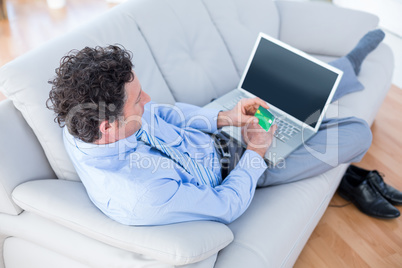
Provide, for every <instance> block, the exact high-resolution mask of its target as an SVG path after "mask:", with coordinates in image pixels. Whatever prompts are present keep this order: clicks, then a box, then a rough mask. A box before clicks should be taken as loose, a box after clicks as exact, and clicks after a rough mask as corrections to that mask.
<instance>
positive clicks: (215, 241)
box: [13, 180, 233, 265]
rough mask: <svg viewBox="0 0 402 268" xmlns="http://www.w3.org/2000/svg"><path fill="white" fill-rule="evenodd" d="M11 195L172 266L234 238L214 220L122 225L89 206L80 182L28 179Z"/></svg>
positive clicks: (202, 256) (45, 213) (88, 232)
mask: <svg viewBox="0 0 402 268" xmlns="http://www.w3.org/2000/svg"><path fill="white" fill-rule="evenodd" d="M13 199H14V201H15V202H16V203H17V204H18V205H19V206H21V207H22V208H23V209H24V210H27V211H29V212H32V213H35V214H39V215H41V216H43V217H45V218H48V219H50V220H52V221H55V222H57V223H59V224H61V225H64V226H66V227H69V228H70V229H72V230H75V231H77V232H79V233H82V234H84V235H86V236H89V237H91V238H94V239H96V240H99V241H101V242H104V243H106V244H109V245H112V246H115V247H118V248H121V249H125V250H128V251H132V252H136V253H139V254H144V255H146V256H148V257H151V258H154V259H156V260H160V261H162V262H166V263H170V264H175V265H183V264H188V263H194V262H198V261H201V260H204V259H207V258H208V257H210V256H212V255H214V254H215V253H217V252H218V251H219V250H221V249H222V248H224V247H226V246H227V245H228V244H229V243H230V242H231V241H232V240H233V234H232V232H231V231H230V229H229V228H228V227H227V226H226V225H224V224H221V223H218V222H212V221H198V222H197V221H195V222H187V223H179V224H172V225H164V226H148V227H136V226H126V225H122V224H120V223H117V222H115V221H113V220H111V219H109V218H108V217H106V216H105V215H104V214H102V212H100V211H99V210H98V209H97V208H96V207H95V206H94V205H93V204H92V202H91V201H90V200H89V198H88V196H87V193H86V191H85V188H84V186H83V185H82V183H81V182H73V181H65V180H39V181H32V182H27V183H24V184H21V185H20V186H18V187H17V188H16V189H15V190H14V192H13Z"/></svg>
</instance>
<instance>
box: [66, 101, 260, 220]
mask: <svg viewBox="0 0 402 268" xmlns="http://www.w3.org/2000/svg"><path fill="white" fill-rule="evenodd" d="M218 112H219V111H218V110H212V109H205V108H199V107H197V106H193V105H189V104H183V103H177V104H176V105H175V106H172V105H161V104H156V103H153V102H150V103H147V104H146V105H145V107H144V114H143V116H142V128H143V129H144V130H145V131H147V133H150V134H151V135H154V136H155V137H158V138H159V139H161V140H163V141H164V142H165V144H168V145H170V146H173V147H175V148H176V149H178V150H180V151H181V152H182V153H184V154H188V155H189V156H190V157H192V158H193V159H194V160H196V161H197V162H200V163H202V164H203V165H206V166H207V167H208V168H211V169H212V170H213V172H214V173H215V174H216V175H217V176H220V177H221V170H220V165H219V157H218V155H217V152H216V150H215V148H214V145H213V139H211V137H210V136H209V135H208V134H206V133H214V132H216V131H217V125H216V124H217V123H216V120H217V115H218ZM204 132H206V133H204ZM63 137H64V145H65V147H66V150H67V153H68V154H69V156H70V158H71V160H72V162H73V164H74V166H75V168H76V170H77V173H78V175H79V177H80V178H81V180H82V182H83V184H84V186H85V188H86V190H87V192H88V195H89V197H90V199H91V200H92V202H93V203H94V204H95V205H96V206H97V207H98V208H99V209H100V210H101V211H102V212H103V213H104V214H106V215H107V216H109V217H110V218H112V219H114V220H115V221H117V222H120V223H122V224H126V225H162V224H170V223H177V222H185V221H194V220H213V221H219V222H223V223H230V222H232V221H233V220H235V219H236V218H238V217H239V216H240V215H241V214H242V213H243V212H244V211H245V210H246V209H247V207H248V206H249V204H250V202H251V200H252V198H253V196H254V192H255V188H256V184H257V181H258V178H259V177H260V176H261V175H262V174H263V172H264V171H265V170H266V169H267V165H266V164H265V161H264V160H263V159H262V158H261V156H259V155H258V154H257V153H256V152H254V151H251V150H246V152H245V153H244V154H243V156H242V158H241V160H240V161H239V163H238V165H237V166H236V168H235V169H234V170H233V171H232V172H231V173H230V174H229V175H228V176H227V177H226V179H225V180H224V181H223V182H222V183H221V184H220V185H218V186H216V187H212V186H210V185H206V184H204V183H202V180H200V178H197V177H196V175H192V174H189V173H188V172H187V171H185V170H184V169H183V168H182V167H180V165H178V164H176V163H175V162H174V161H173V160H172V159H170V158H168V157H166V155H164V154H163V153H162V152H161V151H159V150H157V149H155V148H152V147H151V146H149V145H147V144H145V143H144V142H142V141H137V139H136V135H135V134H133V135H132V136H129V137H127V138H125V139H122V140H119V141H117V142H115V143H111V144H106V145H96V144H91V143H85V142H83V141H81V140H79V139H77V138H75V137H73V136H72V135H71V134H70V133H69V132H68V131H67V128H66V127H65V128H64V131H63Z"/></svg>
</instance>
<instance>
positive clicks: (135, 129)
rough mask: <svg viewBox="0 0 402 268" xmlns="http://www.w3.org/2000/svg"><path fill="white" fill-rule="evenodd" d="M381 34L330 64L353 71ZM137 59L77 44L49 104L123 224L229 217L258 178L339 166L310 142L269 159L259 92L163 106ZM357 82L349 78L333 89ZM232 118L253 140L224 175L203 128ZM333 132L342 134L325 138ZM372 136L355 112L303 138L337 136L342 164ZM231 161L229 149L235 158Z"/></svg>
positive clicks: (82, 170) (355, 157)
mask: <svg viewBox="0 0 402 268" xmlns="http://www.w3.org/2000/svg"><path fill="white" fill-rule="evenodd" d="M383 37H384V34H383V32H382V31H379V30H376V31H372V32H369V33H368V34H367V35H366V36H364V37H363V39H362V40H361V41H360V42H359V44H358V46H357V47H356V48H355V49H354V50H353V51H352V52H350V53H349V54H348V55H347V56H346V57H343V58H341V59H340V60H338V61H336V62H334V63H333V64H334V65H335V66H337V67H338V68H342V69H343V71H344V72H345V73H346V72H349V76H353V77H355V75H356V74H357V73H358V72H359V69H360V65H361V62H362V61H363V59H364V58H365V57H366V55H367V54H368V53H369V52H370V51H372V50H373V49H374V48H375V47H377V45H378V43H380V42H381V40H382V39H383ZM132 68H133V65H132V62H131V54H130V53H129V52H128V51H126V50H125V49H123V48H121V47H119V46H108V47H105V48H102V47H96V48H88V47H86V48H84V49H82V50H80V51H73V52H71V53H69V55H67V56H65V57H63V59H62V60H61V65H60V67H59V68H58V69H57V70H56V74H57V75H56V77H55V79H54V80H53V81H51V82H50V83H52V85H53V87H52V90H51V92H50V98H49V100H48V103H47V104H48V107H49V108H51V109H53V110H54V111H55V113H56V119H55V120H56V121H57V122H58V123H59V125H60V126H62V127H63V126H66V127H65V128H64V132H63V133H64V143H65V147H66V150H67V152H68V154H69V156H70V158H71V160H72V162H73V164H74V166H75V168H76V170H77V172H78V174H79V176H80V178H81V180H82V182H83V184H84V186H85V188H86V190H87V192H88V195H89V196H90V198H91V200H92V202H93V203H94V204H95V205H96V206H97V207H98V208H99V209H100V210H101V211H103V213H105V214H106V215H108V216H109V217H110V218H112V219H114V220H116V221H118V222H120V223H122V224H127V225H160V224H169V223H176V222H184V221H193V220H214V221H220V222H223V223H230V222H232V221H233V220H235V219H236V218H238V217H239V216H240V215H241V214H242V213H243V212H244V211H245V210H246V209H247V207H248V206H249V204H250V202H251V200H252V198H253V195H254V192H255V189H256V187H257V186H258V187H264V186H269V185H275V184H281V183H288V182H293V181H297V180H300V179H303V178H307V177H311V176H315V175H318V174H321V173H323V172H325V171H327V170H329V169H331V168H333V167H332V166H330V165H328V164H326V163H328V161H327V160H330V159H331V158H333V157H335V155H336V154H331V153H326V154H324V156H323V158H328V159H320V160H319V159H316V158H315V157H314V156H312V155H311V154H310V153H309V152H308V151H307V150H306V149H305V147H304V146H301V147H300V148H298V149H297V150H296V151H295V152H294V153H292V154H291V155H290V156H289V157H288V158H286V165H285V166H282V167H269V168H268V167H267V164H266V163H265V161H264V160H263V156H264V154H265V152H266V150H267V149H268V148H269V146H270V144H271V142H272V139H273V133H274V132H275V130H276V126H273V127H271V129H270V130H269V131H268V132H266V131H264V130H263V129H262V128H261V127H260V126H259V125H258V119H257V118H256V117H254V116H253V114H254V112H255V111H256V109H257V108H258V107H259V106H260V105H261V106H263V107H265V108H268V107H267V105H266V103H265V102H264V101H262V100H260V99H258V98H254V99H244V100H241V101H240V102H239V103H238V104H237V106H236V107H235V108H234V109H232V110H230V111H218V110H211V109H205V108H199V107H196V106H193V105H189V104H183V103H177V104H176V106H170V105H158V104H156V103H153V102H151V101H150V97H149V96H148V95H147V93H146V92H145V90H146V89H142V87H141V84H140V81H139V80H138V77H137V76H136V75H135V73H134V72H133V71H132ZM345 76H347V75H345ZM360 85H361V84H360ZM360 89H362V86H361V88H350V87H348V81H345V82H341V84H340V86H339V88H338V93H337V94H338V97H341V96H342V95H344V94H347V93H349V92H352V91H356V90H360ZM229 124H232V125H235V126H242V127H243V132H242V134H243V138H244V141H245V142H246V144H247V148H246V149H245V150H242V149H239V150H238V151H239V154H241V155H240V156H241V157H238V158H240V159H238V160H239V161H238V163H235V164H236V166H235V167H234V168H231V169H230V170H229V171H228V174H227V175H226V174H225V176H222V170H221V165H220V159H221V157H222V155H220V151H219V150H217V149H216V148H218V149H219V144H216V143H219V141H218V140H216V141H214V139H213V137H212V136H210V135H209V134H206V133H211V134H212V133H217V132H218V129H219V128H221V127H223V126H225V125H229ZM334 126H336V128H335V127H334ZM332 131H337V132H338V136H339V140H335V141H328V142H330V143H333V144H328V143H327V141H326V136H327V135H330V132H332ZM370 144H371V132H370V128H369V126H368V125H367V123H366V122H365V121H363V120H360V119H358V118H354V117H351V118H341V119H327V120H325V121H324V122H323V123H322V126H321V129H320V131H319V132H318V133H317V134H316V135H315V136H314V137H313V138H311V139H310V140H309V141H308V142H307V145H308V146H309V147H310V148H313V149H314V150H316V151H322V150H325V148H327V147H330V146H333V145H335V146H336V148H337V150H338V156H337V157H338V159H336V160H337V162H338V163H339V164H340V163H350V162H356V161H360V159H361V158H362V157H363V155H364V154H365V152H366V151H367V150H368V148H369V147H370ZM215 146H217V147H216V148H215ZM240 147H241V146H239V148H240ZM235 160H236V159H235V156H232V159H231V161H232V166H234V164H233V161H235Z"/></svg>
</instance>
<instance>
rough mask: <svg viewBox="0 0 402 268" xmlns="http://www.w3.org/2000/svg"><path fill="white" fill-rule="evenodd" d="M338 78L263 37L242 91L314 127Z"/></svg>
mask: <svg viewBox="0 0 402 268" xmlns="http://www.w3.org/2000/svg"><path fill="white" fill-rule="evenodd" d="M337 77H338V74H337V73H336V72H333V71H331V70H329V69H327V68H325V67H324V66H322V65H319V64H318V63H315V62H312V61H310V60H309V59H306V58H305V57H302V56H300V55H298V54H296V53H294V52H292V51H290V50H288V49H286V48H284V47H282V46H280V45H278V44H276V43H273V42H271V41H269V40H266V39H265V38H261V40H260V42H259V44H258V46H257V48H256V51H255V55H254V57H253V59H252V61H251V63H250V66H249V69H248V71H247V74H246V76H245V77H244V80H243V83H242V84H241V88H243V89H245V90H247V91H249V92H250V93H252V94H254V95H256V96H258V97H260V98H261V99H263V100H265V101H267V102H268V103H270V104H272V105H274V106H276V107H277V108H279V109H281V110H282V111H284V112H286V113H288V114H290V115H292V116H293V117H295V118H297V119H299V120H300V121H302V122H305V123H306V124H308V125H310V126H311V127H313V128H315V126H316V124H317V121H318V119H319V117H320V113H321V112H322V109H323V108H324V106H325V103H326V102H327V99H328V97H329V95H330V93H331V90H332V88H333V86H334V83H335V81H336V79H337Z"/></svg>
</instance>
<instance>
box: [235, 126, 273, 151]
mask: <svg viewBox="0 0 402 268" xmlns="http://www.w3.org/2000/svg"><path fill="white" fill-rule="evenodd" d="M276 129H277V126H276V125H272V126H271V128H270V129H269V131H268V132H267V131H265V130H264V129H263V128H262V127H261V126H260V125H258V124H256V123H251V124H247V125H245V126H244V127H243V128H242V136H243V140H244V142H245V143H246V144H247V150H252V151H254V152H256V153H258V154H259V155H260V156H261V157H264V155H265V153H266V152H267V150H268V148H269V146H271V143H272V140H273V138H274V133H275V131H276Z"/></svg>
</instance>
